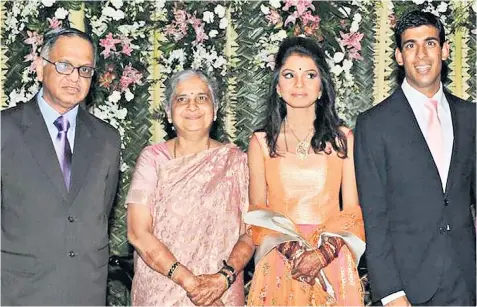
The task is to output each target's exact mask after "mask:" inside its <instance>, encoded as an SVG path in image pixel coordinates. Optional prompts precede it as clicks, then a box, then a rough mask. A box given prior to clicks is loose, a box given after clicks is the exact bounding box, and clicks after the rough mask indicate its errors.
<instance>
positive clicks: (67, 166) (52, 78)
mask: <svg viewBox="0 0 477 307" xmlns="http://www.w3.org/2000/svg"><path fill="white" fill-rule="evenodd" d="M94 67H95V51H94V46H93V42H92V40H91V38H90V37H89V36H87V35H86V34H85V33H83V32H81V31H78V30H75V29H65V28H63V29H59V30H53V31H52V32H49V33H47V34H46V35H45V38H44V44H43V47H42V51H41V55H40V58H39V59H38V61H37V66H36V72H37V77H38V79H39V80H40V81H41V82H42V88H41V90H40V91H39V93H38V94H37V95H36V96H35V97H34V98H33V99H32V100H31V101H30V102H29V103H25V104H21V105H18V106H16V107H14V108H11V109H7V110H5V111H2V112H1V124H2V127H1V128H2V132H1V133H2V140H1V142H2V158H1V159H2V169H1V180H2V181H1V182H2V185H1V201H2V204H1V219H2V230H1V233H2V237H1V238H2V241H1V244H2V251H1V261H2V268H1V303H2V305H50V306H53V305H56V306H60V305H63V306H64V305H76V306H78V305H105V303H106V284H107V273H108V265H107V264H108V258H109V257H108V256H109V250H108V217H109V213H110V211H111V206H112V204H113V200H114V197H115V194H116V187H117V183H118V172H119V150H120V138H119V133H118V132H117V130H115V129H114V128H113V127H111V126H110V125H108V124H106V123H105V122H103V121H101V120H99V119H97V118H96V117H94V116H92V115H90V114H89V113H88V112H87V111H85V110H83V109H82V108H79V103H80V102H82V101H83V100H84V98H85V97H86V95H87V93H88V91H89V89H90V85H91V77H92V76H93V74H94V71H95V70H94Z"/></svg>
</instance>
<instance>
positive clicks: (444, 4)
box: [437, 1, 447, 13]
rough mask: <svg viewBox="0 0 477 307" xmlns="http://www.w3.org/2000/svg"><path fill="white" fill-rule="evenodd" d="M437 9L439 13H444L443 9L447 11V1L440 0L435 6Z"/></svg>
mask: <svg viewBox="0 0 477 307" xmlns="http://www.w3.org/2000/svg"><path fill="white" fill-rule="evenodd" d="M437 11H438V12H441V13H444V12H445V11H447V3H445V2H444V1H442V2H441V4H439V5H438V6H437Z"/></svg>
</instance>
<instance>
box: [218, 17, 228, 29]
mask: <svg viewBox="0 0 477 307" xmlns="http://www.w3.org/2000/svg"><path fill="white" fill-rule="evenodd" d="M228 23H229V21H228V20H227V18H225V17H224V18H222V19H220V23H219V28H220V29H225V28H227V26H228Z"/></svg>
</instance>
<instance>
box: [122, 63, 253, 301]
mask: <svg viewBox="0 0 477 307" xmlns="http://www.w3.org/2000/svg"><path fill="white" fill-rule="evenodd" d="M215 97H216V95H215V92H214V86H213V85H212V83H211V81H210V80H209V79H208V78H207V77H206V76H205V75H204V74H203V73H201V72H200V71H192V70H190V71H183V72H180V73H178V74H176V75H175V76H174V77H173V78H172V79H171V80H170V82H169V86H168V88H167V89H166V98H167V99H166V100H167V101H166V112H167V116H168V120H169V122H170V123H171V124H173V126H174V128H175V130H176V132H177V137H176V138H174V139H172V140H169V141H167V142H163V143H160V144H156V145H151V146H147V147H146V148H145V149H144V150H143V151H142V152H141V154H140V156H139V158H138V161H137V164H136V168H135V171H134V175H133V179H132V183H131V187H130V190H129V193H128V196H127V200H126V203H127V206H128V239H129V241H130V242H131V244H132V245H133V246H134V247H135V250H136V253H135V259H134V260H135V262H134V264H135V275H134V279H133V285H132V304H133V305H147V306H152V305H154V306H185V305H194V304H195V305H234V306H238V305H242V306H243V305H244V287H243V274H242V273H241V271H242V269H243V266H244V265H245V264H246V263H247V262H248V260H249V259H250V257H251V254H252V252H253V250H251V248H249V247H248V246H253V244H251V241H250V239H249V238H248V237H247V236H244V235H243V234H244V233H245V228H244V224H243V222H242V213H243V212H245V211H247V207H248V168H247V161H246V155H245V154H244V153H243V152H242V151H241V150H240V149H239V148H238V147H236V146H235V145H231V144H222V143H220V142H218V141H216V140H213V139H211V138H210V137H209V132H210V128H211V126H212V123H213V121H214V120H215V117H216V113H217V108H218V103H217V101H216V98H215ZM234 247H235V248H234ZM244 250H246V253H245V256H244V255H243V251H244Z"/></svg>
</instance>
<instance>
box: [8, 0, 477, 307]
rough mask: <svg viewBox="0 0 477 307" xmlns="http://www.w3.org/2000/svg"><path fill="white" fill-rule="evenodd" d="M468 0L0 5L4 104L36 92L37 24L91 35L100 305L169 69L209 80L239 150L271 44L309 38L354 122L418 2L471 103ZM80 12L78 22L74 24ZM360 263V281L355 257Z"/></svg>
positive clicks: (119, 294) (117, 301)
mask: <svg viewBox="0 0 477 307" xmlns="http://www.w3.org/2000/svg"><path fill="white" fill-rule="evenodd" d="M476 6H477V5H476V4H475V2H471V1H468V2H466V1H431V0H414V1H412V2H411V1H407V2H406V1H392V2H389V1H387V2H384V1H383V2H381V1H369V0H361V1H357V0H355V1H336V2H329V1H311V0H285V1H279V0H270V1H248V0H233V1H165V0H156V1H144V0H135V1H122V0H110V1H91V2H89V1H55V0H41V1H40V0H30V1H2V19H1V20H2V24H1V37H2V59H1V60H2V79H1V80H2V107H3V108H8V107H12V106H15V105H16V104H18V103H24V102H28V101H29V100H30V99H31V98H32V97H33V96H34V94H35V93H36V92H37V91H38V88H39V83H38V82H37V81H36V79H35V66H34V65H33V63H34V61H35V59H36V58H37V57H38V56H39V52H40V50H41V47H42V43H43V34H44V33H45V32H46V31H48V30H49V29H55V28H59V27H68V26H75V27H79V28H81V29H84V30H85V31H86V32H89V33H91V34H92V36H93V39H94V41H95V42H96V45H97V48H98V50H97V57H98V61H97V73H96V74H95V79H94V81H93V85H92V90H91V92H90V95H89V96H88V98H87V101H86V103H85V105H84V107H86V108H87V109H88V110H89V111H90V112H91V113H94V114H95V115H96V116H98V117H100V118H101V119H103V120H105V121H107V122H109V123H110V124H111V125H113V126H114V127H116V128H117V129H118V130H119V132H120V134H121V137H122V162H121V179H120V180H121V183H120V189H119V193H118V201H117V204H116V206H115V207H114V210H113V214H112V216H111V254H112V257H111V261H110V268H111V269H110V282H109V295H108V304H109V305H127V304H129V288H130V282H131V276H132V271H131V261H130V260H131V255H132V250H131V247H130V246H129V245H128V243H127V240H126V227H125V210H124V207H123V204H124V197H125V195H126V192H127V189H128V183H129V179H130V175H131V171H132V169H133V167H134V164H135V160H136V158H137V156H138V154H139V152H140V151H141V149H142V148H143V147H144V146H146V145H147V144H149V143H151V142H158V141H160V140H163V139H166V138H168V137H170V132H171V131H170V128H169V127H168V125H167V124H166V123H165V120H164V112H163V109H162V107H161V101H162V97H163V96H162V95H163V89H164V83H165V81H166V80H167V79H168V78H169V77H170V76H171V75H172V74H173V73H174V72H176V71H178V70H181V69H184V68H196V69H202V70H204V71H205V72H207V73H208V74H209V75H210V76H212V77H213V78H214V79H216V80H217V82H218V83H219V85H220V97H219V98H220V101H221V108H220V110H219V114H220V116H219V119H218V123H217V127H216V128H217V129H216V131H215V132H214V133H215V136H216V137H217V138H218V139H220V140H222V141H231V142H234V143H236V144H237V145H239V146H240V147H242V148H243V149H244V150H246V148H247V145H248V138H249V136H250V134H251V132H252V131H253V130H255V129H257V128H259V127H260V126H261V125H262V123H263V119H264V110H265V104H264V102H265V98H266V95H267V90H268V84H269V81H270V77H271V70H272V69H273V67H274V61H273V57H274V54H275V53H276V52H277V50H278V46H279V44H280V42H281V41H282V40H283V39H284V38H286V37H288V36H296V35H305V36H311V37H314V38H316V39H317V40H318V41H319V42H320V44H321V45H322V47H323V48H324V50H325V52H326V55H327V61H328V63H329V65H330V67H331V72H332V76H333V79H334V83H335V87H336V89H337V108H338V112H339V114H340V116H341V117H342V119H344V120H345V122H346V123H347V124H348V125H349V126H350V127H353V126H354V121H355V119H356V116H357V115H358V114H359V113H360V112H362V111H364V110H366V109H368V108H370V107H371V106H372V105H374V104H376V103H378V102H379V101H380V100H381V99H382V98H383V97H385V96H386V95H388V94H389V93H390V92H391V91H392V90H394V89H395V88H396V86H397V85H398V83H397V71H398V70H397V66H396V64H395V63H394V61H393V53H394V43H393V42H392V29H393V27H394V26H395V23H396V20H397V19H398V18H399V16H400V15H402V14H403V13H404V12H406V11H408V10H412V9H416V8H418V9H420V10H423V11H428V12H431V13H433V14H435V15H437V16H439V17H440V19H441V20H442V21H443V22H444V24H445V27H446V30H447V31H448V33H449V40H450V42H451V60H450V61H449V70H450V73H449V78H448V80H447V83H446V84H447V86H448V87H449V88H450V90H451V91H454V92H455V93H457V94H460V96H462V97H463V98H465V99H468V100H470V101H472V102H475V100H476V96H475V95H476V94H475V93H476V82H475V78H474V76H475V73H476V71H475V70H476V67H475V62H476V45H475V35H476V34H477V33H476V24H475V18H476V15H475V14H476V10H477V7H476ZM7 12H8V13H7ZM78 13H80V15H79V16H80V22H79V24H78V21H77V20H76V21H75V23H73V22H72V20H73V19H75V18H73V15H75V14H76V15H77V14H78ZM76 19H77V18H76ZM470 76H473V77H472V78H471V77H470ZM361 269H362V270H363V275H364V276H365V274H364V273H365V264H363V265H362V266H361ZM248 273H249V274H248V275H251V274H252V273H253V269H249V272H248ZM368 290H369V289H368Z"/></svg>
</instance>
